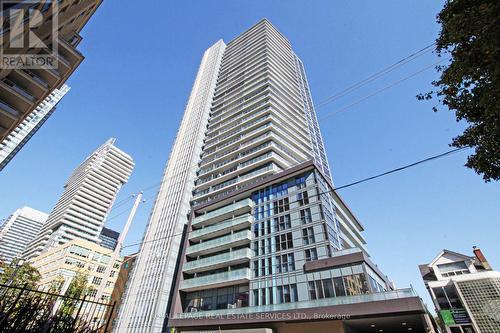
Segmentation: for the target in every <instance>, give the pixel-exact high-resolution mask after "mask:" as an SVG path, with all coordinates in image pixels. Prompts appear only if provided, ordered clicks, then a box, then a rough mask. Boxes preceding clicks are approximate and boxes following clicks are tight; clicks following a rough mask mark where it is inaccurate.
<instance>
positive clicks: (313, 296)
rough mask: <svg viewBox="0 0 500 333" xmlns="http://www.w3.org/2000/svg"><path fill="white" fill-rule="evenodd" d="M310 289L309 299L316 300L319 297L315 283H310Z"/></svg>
mask: <svg viewBox="0 0 500 333" xmlns="http://www.w3.org/2000/svg"><path fill="white" fill-rule="evenodd" d="M308 289H309V299H310V300H315V299H316V298H317V297H316V287H315V286H314V281H309V283H308Z"/></svg>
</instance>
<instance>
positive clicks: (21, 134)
mask: <svg viewBox="0 0 500 333" xmlns="http://www.w3.org/2000/svg"><path fill="white" fill-rule="evenodd" d="M69 89H70V88H69V86H68V85H66V84H64V85H63V86H62V87H61V88H59V89H55V90H54V91H53V92H52V93H50V95H49V96H48V97H47V98H45V99H44V100H43V102H42V103H40V104H39V105H38V106H37V107H36V109H35V110H34V111H33V112H31V113H30V114H29V115H28V116H27V117H26V118H25V119H24V120H23V121H22V122H21V124H19V125H18V126H17V127H16V128H15V129H14V130H13V131H12V132H11V133H10V134H9V135H7V137H6V138H5V140H3V141H2V142H0V171H2V169H3V168H4V167H5V166H6V165H7V163H9V162H10V161H11V160H12V158H14V156H15V155H16V154H17V153H18V152H19V150H21V148H23V146H24V145H25V144H26V143H27V142H28V141H29V139H31V137H32V136H33V135H34V134H35V133H36V132H37V131H38V129H39V128H40V127H41V126H42V125H43V124H44V123H45V121H47V119H48V118H49V117H50V116H51V115H52V114H53V113H54V111H55V110H56V106H57V103H59V101H60V100H61V99H62V98H63V97H64V95H66V93H67V92H68V91H69Z"/></svg>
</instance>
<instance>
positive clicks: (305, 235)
mask: <svg viewBox="0 0 500 333" xmlns="http://www.w3.org/2000/svg"><path fill="white" fill-rule="evenodd" d="M302 240H303V241H304V245H309V244H313V243H314V242H315V239H314V228H313V227H309V228H305V229H302Z"/></svg>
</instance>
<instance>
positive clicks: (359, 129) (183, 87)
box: [0, 0, 500, 303]
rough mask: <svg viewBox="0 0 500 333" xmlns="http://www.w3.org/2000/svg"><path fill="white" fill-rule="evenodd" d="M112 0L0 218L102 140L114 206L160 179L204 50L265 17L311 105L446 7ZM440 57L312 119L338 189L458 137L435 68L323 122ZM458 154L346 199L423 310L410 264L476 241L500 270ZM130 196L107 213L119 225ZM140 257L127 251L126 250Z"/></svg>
mask: <svg viewBox="0 0 500 333" xmlns="http://www.w3.org/2000/svg"><path fill="white" fill-rule="evenodd" d="M137 4H138V3H137V2H136V1H118V0H106V1H104V3H103V5H102V6H101V7H100V8H99V9H98V11H97V13H96V14H95V15H94V17H93V18H92V19H91V21H90V22H89V24H88V25H87V27H86V28H85V29H84V31H83V33H82V34H83V37H84V40H83V41H82V43H81V44H80V46H79V48H80V50H81V51H82V53H83V54H84V55H85V57H86V59H85V61H84V62H83V63H82V64H81V66H80V67H79V68H78V70H77V71H76V72H75V73H74V75H73V76H72V77H71V78H70V80H69V82H68V83H69V84H70V86H71V87H72V89H71V91H70V92H69V93H68V95H66V97H65V98H64V100H63V101H62V102H61V103H60V105H59V108H58V110H57V111H56V112H55V114H54V115H53V116H52V118H51V119H49V121H48V122H47V123H46V124H45V125H44V126H43V127H42V128H41V130H40V131H39V132H38V133H37V134H36V135H35V136H34V137H33V138H32V139H31V141H30V142H29V143H28V144H27V145H26V147H24V148H23V149H22V151H21V152H20V153H19V154H18V155H17V156H16V157H15V159H14V160H13V161H12V162H11V163H10V164H9V165H8V166H7V167H6V168H5V169H4V171H3V172H2V173H0V218H2V217H6V216H7V215H9V214H10V213H11V212H13V211H14V210H15V209H17V208H19V207H22V206H24V205H27V206H31V207H33V208H36V209H40V210H44V211H47V212H49V211H50V210H51V209H52V207H53V206H54V204H55V203H56V201H57V199H58V197H59V196H60V195H61V193H62V190H63V185H64V183H65V181H66V179H67V178H68V176H69V175H70V173H71V171H72V170H73V169H74V168H75V167H76V166H77V165H78V164H79V163H80V162H81V161H82V160H83V159H84V158H85V156H87V155H88V154H89V153H90V152H91V151H92V150H94V149H95V148H96V147H97V146H99V145H100V144H102V143H103V142H104V141H105V140H106V139H108V138H109V137H112V136H114V137H117V146H118V147H120V148H121V149H123V150H124V151H126V152H128V153H129V154H131V155H132V156H133V158H134V160H135V162H136V168H135V170H134V172H133V174H132V177H131V179H130V181H129V183H128V184H126V185H125V187H124V188H123V189H122V191H121V193H120V195H119V198H118V201H121V200H124V199H126V198H127V197H128V196H130V194H131V193H133V192H136V191H138V190H140V189H142V188H146V187H149V186H151V185H154V184H156V183H158V182H159V180H160V177H161V173H162V170H163V168H164V165H165V163H166V160H167V157H168V154H169V152H170V148H171V145H172V141H173V138H174V136H175V133H176V130H177V127H178V125H179V122H180V119H181V116H182V112H183V109H184V106H185V103H186V101H187V98H188V95H189V92H190V90H191V85H192V83H193V80H194V77H195V74H196V71H197V68H198V65H199V61H200V60H201V56H202V54H203V51H204V50H205V49H206V48H208V47H209V46H210V45H211V44H213V43H215V42H216V41H217V40H218V39H220V38H222V39H224V40H225V41H226V42H228V41H229V40H231V39H232V38H234V37H236V36H237V35H238V34H239V33H241V32H243V31H244V30H245V29H247V28H249V27H250V26H251V25H253V24H254V23H256V22H257V21H259V20H260V19H261V18H263V17H267V18H268V19H269V20H270V21H271V22H272V23H273V24H274V25H275V26H276V27H277V28H278V29H279V30H280V31H281V32H282V33H283V34H284V35H286V36H287V37H288V38H289V40H290V41H291V43H292V45H293V47H294V50H295V51H296V53H297V54H298V55H299V57H300V58H301V59H302V60H303V61H304V64H305V66H306V71H307V75H308V79H309V84H310V88H311V91H312V94H313V98H314V100H315V102H316V103H319V102H321V101H322V100H324V99H325V98H327V97H328V96H331V95H333V94H335V93H336V92H338V91H340V90H342V89H344V88H346V87H348V86H349V85H350V84H352V83H354V82H356V81H358V80H361V79H364V78H366V77H367V76H369V75H370V74H373V73H375V72H377V71H378V70H380V69H382V68H384V67H386V66H388V65H390V64H392V63H394V62H396V61H397V60H399V59H401V58H403V57H404V56H406V55H408V54H410V53H412V52H414V51H416V50H419V49H421V48H423V47H425V46H427V45H429V44H430V43H432V42H433V40H434V39H435V37H436V35H437V33H438V31H439V27H438V26H437V24H436V23H435V19H434V17H435V14H436V13H437V12H438V11H439V10H440V8H441V6H442V3H440V2H439V1H433V0H424V1H401V0H393V1H388V0H386V1H369V0H365V1H331V0H325V1H320V0H316V1H311V2H305V1H292V0H287V1H268V0H265V1H255V0H254V1H240V0H226V1H177V2H175V3H174V2H173V1H149V2H141V5H140V6H138V5H137ZM435 61H436V56H435V55H433V54H426V55H425V56H422V57H420V58H419V59H418V60H416V61H413V62H411V63H409V64H408V65H406V66H403V67H401V68H400V69H398V70H396V71H394V72H392V73H391V74H390V75H387V76H384V77H383V78H381V79H379V80H377V81H375V82H373V83H372V84H370V85H367V86H366V87H364V88H363V89H359V90H357V91H356V92H354V93H352V94H349V95H348V96H345V97H343V98H341V99H339V100H337V101H335V102H334V103H331V104H328V106H326V107H324V108H321V109H319V110H318V118H319V119H320V126H321V129H322V133H323V136H324V141H325V145H326V148H327V153H328V157H329V160H330V163H331V166H332V172H333V177H334V182H335V184H336V185H337V186H340V185H343V184H346V183H349V182H351V181H354V180H358V179H361V178H364V177H367V176H370V175H373V174H376V173H379V172H383V171H386V170H388V169H392V168H395V167H398V166H401V165H404V164H407V163H411V162H414V161H416V160H419V159H421V158H425V157H427V156H430V155H434V154H437V153H441V152H444V151H446V150H448V149H449V147H448V143H449V142H450V141H451V138H452V137H453V136H455V135H456V134H458V133H460V131H461V130H462V129H463V128H464V125H463V124H459V123H457V122H456V121H455V118H454V115H453V113H451V112H449V111H446V110H443V111H442V112H438V113H433V112H432V111H431V107H432V106H433V105H434V104H435V101H431V102H419V101H417V100H416V99H415V95H416V94H417V93H419V92H425V91H427V90H429V89H430V84H429V83H430V82H431V81H432V80H433V79H436V78H437V76H436V73H435V72H434V70H432V69H431V70H427V71H425V72H423V73H421V74H419V75H417V76H415V77H414V78H411V79H409V80H407V81H404V82H403V83H401V84H399V85H396V86H394V87H393V88H391V89H389V90H387V91H385V92H383V93H380V94H377V95H375V96H374V97H372V98H369V99H367V100H366V101H364V102H361V103H359V104H357V105H355V106H353V107H352V108H349V109H348V110H346V111H344V112H341V113H338V114H336V115H334V116H326V115H328V114H330V113H332V112H335V111H336V110H338V109H340V108H343V107H344V106H346V105H349V104H351V103H353V102H355V101H356V100H358V99H359V98H361V97H363V96H365V95H368V94H370V93H372V92H374V91H376V90H378V89H380V88H382V87H384V86H385V85H388V84H390V83H392V82H394V81H397V80H399V79H400V78H402V77H405V76H407V75H409V74H412V73H414V72H416V71H418V70H420V69H422V68H424V67H426V66H428V65H429V64H432V63H433V62H435ZM465 160H466V153H457V154H455V155H452V156H450V157H447V158H444V159H440V160H437V161H433V162H431V163H427V164H425V165H421V166H418V167H415V168H412V169H409V170H406V171H403V172H401V173H398V174H393V175H390V176H387V177H384V178H381V179H378V180H374V181H371V182H368V183H364V184H361V185H358V186H354V187H351V188H347V189H344V190H342V191H341V192H340V194H341V195H342V196H343V198H344V199H345V200H346V202H347V203H348V205H349V206H350V207H351V209H352V210H353V211H354V213H355V214H356V215H357V216H358V218H359V219H360V220H361V222H362V223H363V224H364V226H365V228H366V232H365V237H366V239H367V241H368V248H369V249H370V251H371V254H372V257H373V259H374V261H375V262H376V263H378V265H379V266H380V268H381V269H382V270H383V271H384V272H386V274H388V275H389V276H390V278H392V279H393V280H394V281H395V282H396V284H397V286H399V287H406V286H409V285H410V284H412V285H413V286H414V287H415V288H417V291H418V292H419V293H420V295H421V296H423V297H424V299H425V300H426V301H427V302H428V303H430V301H429V298H428V296H427V293H426V291H425V288H424V286H423V283H422V282H421V280H420V276H419V272H418V269H417V265H418V264H421V263H425V262H429V261H430V260H431V259H433V257H434V256H435V255H437V253H438V252H439V251H440V250H441V249H442V248H448V249H450V250H454V251H459V252H464V253H467V254H468V253H471V250H472V246H473V245H478V246H480V247H481V248H482V249H483V251H484V253H485V255H486V257H487V258H488V259H489V260H490V262H491V264H492V265H493V266H494V267H496V268H500V251H499V246H498V235H499V234H500V223H499V216H500V204H499V201H500V200H499V198H500V186H499V185H498V183H488V184H485V183H483V181H482V179H481V177H480V176H478V175H476V174H475V173H474V172H472V171H471V170H469V169H466V168H465V167H463V164H464V163H465ZM154 195H155V190H153V189H150V190H149V191H146V192H145V194H144V196H145V198H146V199H147V202H146V203H145V204H143V205H141V206H140V209H139V212H138V214H137V218H136V220H135V221H134V225H133V227H132V229H131V231H130V233H129V236H128V238H127V240H126V244H131V243H136V242H139V241H140V239H141V237H142V233H143V230H144V227H145V225H146V222H147V218H148V216H149V211H150V208H151V204H152V202H153V200H154ZM131 206H132V201H128V202H126V203H125V204H123V205H122V206H120V207H117V208H116V209H115V210H113V211H112V212H111V214H110V220H109V222H108V227H111V228H115V229H120V228H121V227H122V226H123V224H124V223H125V219H126V217H127V213H128V210H129V208H130V207H131ZM136 249H137V248H133V247H130V248H128V249H127V250H128V251H133V250H136Z"/></svg>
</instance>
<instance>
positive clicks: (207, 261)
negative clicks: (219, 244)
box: [182, 248, 252, 273]
mask: <svg viewBox="0 0 500 333" xmlns="http://www.w3.org/2000/svg"><path fill="white" fill-rule="evenodd" d="M251 257H252V251H251V250H250V249H249V248H246V249H240V250H236V251H232V252H227V253H222V254H218V255H215V256H212V257H207V258H203V259H198V260H194V261H190V262H187V263H185V264H184V266H183V268H182V270H183V271H184V272H186V273H194V272H202V271H207V270H211V269H217V268H221V267H227V266H229V265H236V264H240V263H243V262H246V261H248V260H250V258H251Z"/></svg>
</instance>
